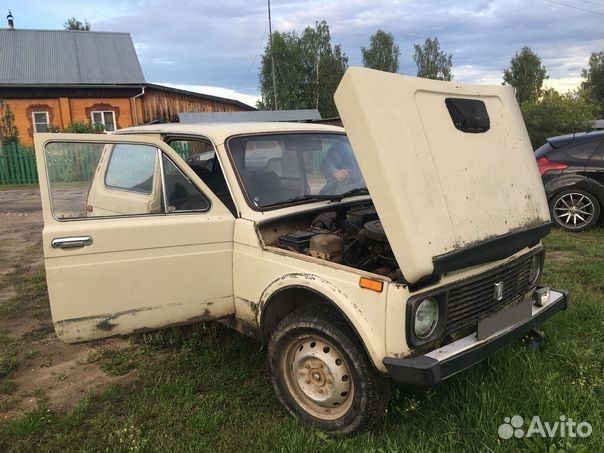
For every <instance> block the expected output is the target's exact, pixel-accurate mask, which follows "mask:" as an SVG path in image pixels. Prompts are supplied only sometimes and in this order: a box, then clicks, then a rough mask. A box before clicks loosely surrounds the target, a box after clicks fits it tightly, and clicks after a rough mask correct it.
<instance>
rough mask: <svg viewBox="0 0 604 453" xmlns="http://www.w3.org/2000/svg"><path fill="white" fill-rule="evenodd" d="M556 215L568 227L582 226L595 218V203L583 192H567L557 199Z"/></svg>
mask: <svg viewBox="0 0 604 453" xmlns="http://www.w3.org/2000/svg"><path fill="white" fill-rule="evenodd" d="M554 216H555V217H556V220H557V221H558V222H559V223H560V224H562V225H564V226H565V227H567V228H571V229H575V228H581V227H584V226H585V225H587V224H588V223H589V222H591V220H592V219H593V216H594V204H593V203H592V202H591V200H590V199H589V198H588V197H586V196H585V195H583V194H581V193H574V192H573V193H567V194H566V195H563V196H561V197H560V198H558V201H556V204H555V205H554Z"/></svg>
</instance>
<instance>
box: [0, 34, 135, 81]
mask: <svg viewBox="0 0 604 453" xmlns="http://www.w3.org/2000/svg"><path fill="white" fill-rule="evenodd" d="M144 83H145V77H144V75H143V71H142V69H141V66H140V63H139V61H138V57H137V55H136V51H135V50H134V44H133V43H132V38H131V37H130V34H129V33H110V32H98V31H73V30H21V29H16V30H11V29H0V86H28V85H48V86H57V85H128V84H144Z"/></svg>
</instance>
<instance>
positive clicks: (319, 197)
mask: <svg viewBox="0 0 604 453" xmlns="http://www.w3.org/2000/svg"><path fill="white" fill-rule="evenodd" d="M368 193H369V191H368V190H367V187H355V188H354V189H350V190H347V191H346V192H343V193H338V194H331V195H327V194H315V195H312V194H307V195H301V196H298V197H294V198H288V199H287V200H279V201H277V202H275V203H269V204H265V205H262V206H261V207H263V208H267V207H272V206H277V205H280V204H288V203H295V202H296V201H304V200H329V201H340V200H341V199H342V198H346V197H351V196H353V195H360V194H368Z"/></svg>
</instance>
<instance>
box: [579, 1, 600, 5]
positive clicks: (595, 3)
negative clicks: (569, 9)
mask: <svg viewBox="0 0 604 453" xmlns="http://www.w3.org/2000/svg"><path fill="white" fill-rule="evenodd" d="M579 1H580V2H583V3H589V4H590V5H596V6H601V5H602V4H601V3H598V2H592V1H591V0H579Z"/></svg>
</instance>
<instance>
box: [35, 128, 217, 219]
mask: <svg viewBox="0 0 604 453" xmlns="http://www.w3.org/2000/svg"><path fill="white" fill-rule="evenodd" d="M124 135H127V134H124ZM115 138H118V136H117V135H116V136H115ZM162 142H163V143H164V144H166V145H167V146H169V145H168V144H167V143H166V142H164V141H163V140H162ZM53 143H62V144H65V143H73V144H78V143H91V142H87V141H85V140H83V141H81V140H60V139H59V140H57V139H53V140H49V141H47V142H45V143H44V160H45V163H44V170H45V174H46V187H47V190H48V199H49V205H50V214H51V216H52V218H53V219H54V220H55V221H57V222H61V223H64V222H82V221H87V220H93V221H94V220H118V219H136V218H141V217H160V216H169V215H176V214H186V215H188V214H207V213H208V212H210V211H212V209H213V208H214V203H213V202H212V199H211V198H210V197H208V196H207V195H206V194H205V192H204V191H203V190H202V189H201V188H200V187H199V186H198V185H197V184H195V182H194V181H193V180H192V179H191V178H189V177H188V176H187V175H186V174H185V173H184V172H183V171H182V168H181V167H180V166H179V165H178V164H176V162H174V160H173V159H172V158H171V157H170V156H169V155H168V153H166V152H165V151H164V150H163V149H161V148H160V147H158V146H156V145H151V144H149V143H146V142H144V141H141V142H139V141H132V142H131V141H128V142H114V141H110V142H102V141H101V142H100V143H103V144H105V145H107V144H113V145H117V144H130V145H147V146H153V147H154V148H155V149H156V152H157V154H156V156H157V158H158V159H159V175H160V178H161V182H162V191H161V197H162V202H163V204H164V206H163V210H162V212H160V213H145V214H123V215H108V216H99V217H69V218H59V217H57V216H56V214H55V207H54V200H53V197H52V185H51V181H50V175H49V172H48V166H47V160H46V159H47V154H46V149H47V147H48V145H50V144H53ZM212 145H213V146H214V143H213V142H212ZM214 149H216V147H215V146H214ZM217 155H218V153H217ZM162 156H165V157H166V159H168V160H169V161H170V162H172V164H173V165H174V166H175V167H176V168H177V169H178V171H179V172H180V173H181V174H182V175H183V176H184V177H185V178H186V179H187V180H188V181H189V182H190V183H191V184H192V185H193V187H195V189H197V190H198V191H199V192H200V193H201V195H202V196H203V197H204V198H205V199H206V200H207V201H208V208H207V209H206V210H203V211H202V210H186V211H185V210H183V211H173V212H169V211H168V208H167V205H166V201H167V193H166V192H165V177H164V166H163V161H162V159H161V157H162ZM91 182H92V180H91ZM104 183H105V181H104V177H103V184H104ZM105 186H106V187H107V188H108V189H111V187H109V186H107V185H105ZM112 190H120V191H124V192H127V191H128V190H127V189H112ZM131 193H134V194H137V195H141V196H144V195H146V194H143V193H141V192H131Z"/></svg>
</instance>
